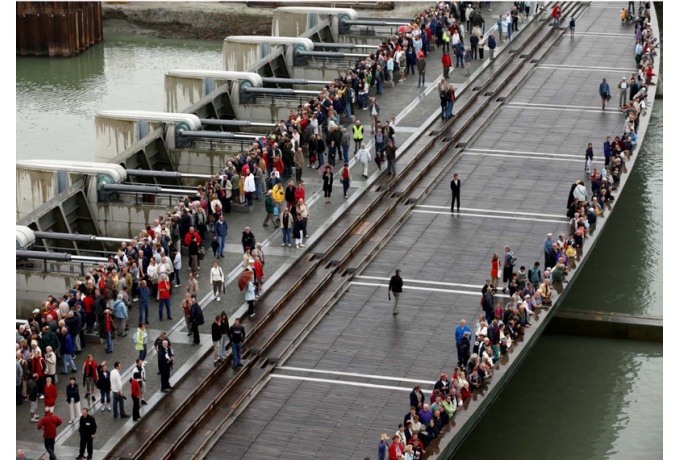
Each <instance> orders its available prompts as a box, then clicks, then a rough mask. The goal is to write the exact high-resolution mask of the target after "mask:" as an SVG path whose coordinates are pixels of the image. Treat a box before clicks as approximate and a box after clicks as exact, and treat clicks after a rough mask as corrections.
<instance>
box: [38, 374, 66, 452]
mask: <svg viewBox="0 0 680 460" xmlns="http://www.w3.org/2000/svg"><path fill="white" fill-rule="evenodd" d="M52 386H54V385H52ZM59 425H61V418H60V417H59V416H57V415H55V414H54V413H52V411H50V410H49V409H48V408H47V407H46V408H45V415H44V416H43V418H41V419H40V421H39V422H38V425H37V428H38V429H39V430H43V439H44V441H45V450H46V451H47V453H48V454H49V455H50V460H56V459H57V456H56V455H55V454H54V441H55V440H56V438H57V427H58V426H59Z"/></svg>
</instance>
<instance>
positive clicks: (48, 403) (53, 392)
mask: <svg viewBox="0 0 680 460" xmlns="http://www.w3.org/2000/svg"><path fill="white" fill-rule="evenodd" d="M43 394H44V395H45V399H44V400H43V401H44V403H45V409H49V410H50V411H54V404H55V403H56V402H57V387H56V386H54V385H53V384H52V378H51V377H47V378H46V379H45V388H44V390H43Z"/></svg>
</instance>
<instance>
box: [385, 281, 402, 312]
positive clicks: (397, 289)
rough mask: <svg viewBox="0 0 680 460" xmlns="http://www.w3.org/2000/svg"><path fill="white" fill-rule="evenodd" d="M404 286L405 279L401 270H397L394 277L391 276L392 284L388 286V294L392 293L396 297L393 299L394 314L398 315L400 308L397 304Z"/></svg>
mask: <svg viewBox="0 0 680 460" xmlns="http://www.w3.org/2000/svg"><path fill="white" fill-rule="evenodd" d="M403 287H404V280H402V279H401V270H397V271H396V272H395V274H394V276H393V277H392V278H390V285H389V286H388V287H387V294H388V295H389V294H392V296H393V297H394V299H393V304H392V305H393V306H392V314H393V315H398V314H399V310H398V309H397V306H398V305H399V295H400V294H401V292H402V289H403Z"/></svg>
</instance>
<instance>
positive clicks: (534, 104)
mask: <svg viewBox="0 0 680 460" xmlns="http://www.w3.org/2000/svg"><path fill="white" fill-rule="evenodd" d="M506 105H514V106H520V107H526V106H529V107H558V108H563V109H588V110H594V109H595V108H596V107H593V106H592V105H560V104H537V103H533V102H508V103H507V104H506ZM600 111H602V109H600ZM604 111H605V112H616V113H620V114H621V115H623V112H621V111H620V110H619V109H604Z"/></svg>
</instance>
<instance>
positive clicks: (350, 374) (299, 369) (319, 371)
mask: <svg viewBox="0 0 680 460" xmlns="http://www.w3.org/2000/svg"><path fill="white" fill-rule="evenodd" d="M404 281H406V280H404ZM276 368H277V369H281V370H285V371H293V372H310V373H315V374H330V375H342V376H347V377H361V378H366V379H376V380H392V381H394V382H411V383H422V384H425V385H432V382H431V381H428V380H417V379H407V378H401V377H387V376H384V375H370V374H357V373H354V372H338V371H324V370H322V369H305V368H303V367H289V366H277V367H276Z"/></svg>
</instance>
